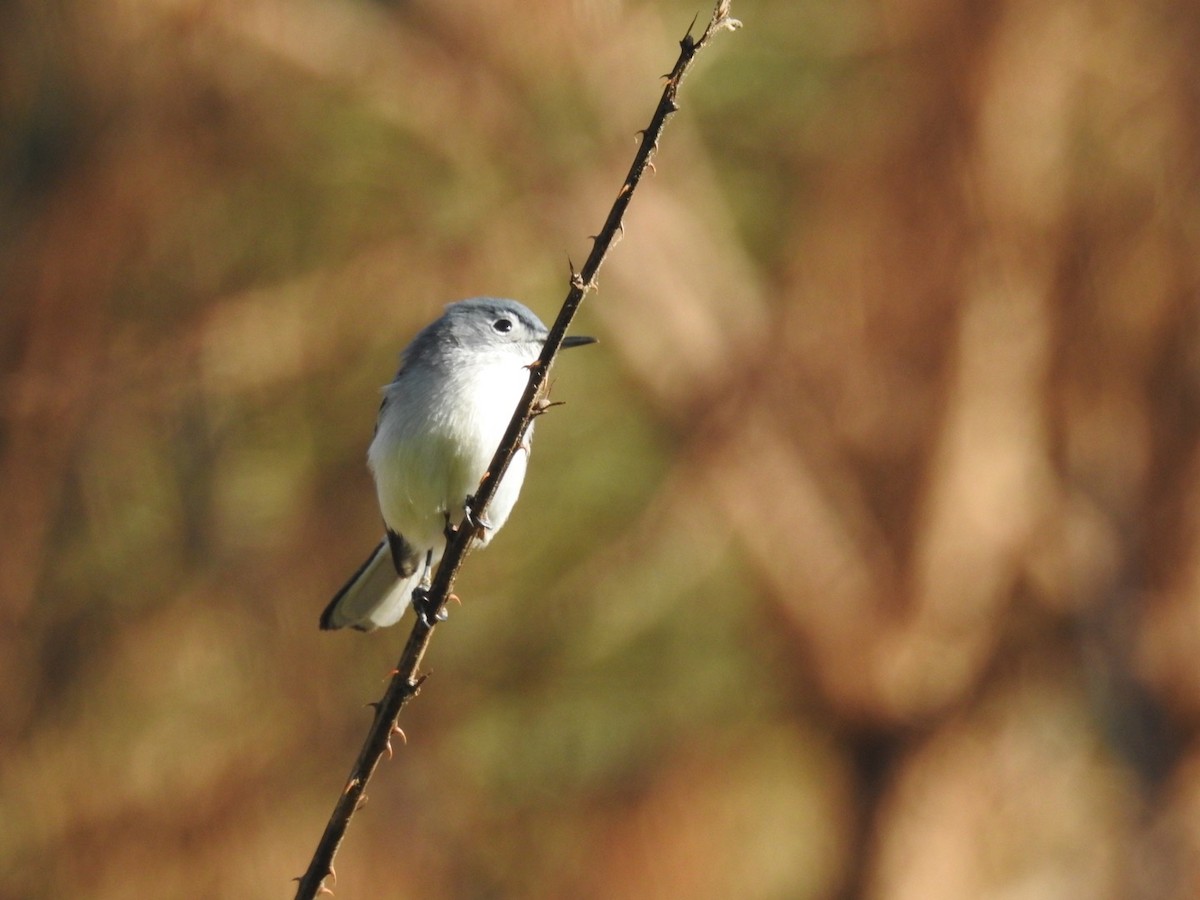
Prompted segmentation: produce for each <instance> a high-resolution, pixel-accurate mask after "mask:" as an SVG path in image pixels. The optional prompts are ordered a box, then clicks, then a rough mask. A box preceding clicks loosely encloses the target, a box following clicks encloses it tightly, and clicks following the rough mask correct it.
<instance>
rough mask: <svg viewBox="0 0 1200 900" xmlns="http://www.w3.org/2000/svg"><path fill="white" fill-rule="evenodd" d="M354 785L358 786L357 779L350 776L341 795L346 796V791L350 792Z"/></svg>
mask: <svg viewBox="0 0 1200 900" xmlns="http://www.w3.org/2000/svg"><path fill="white" fill-rule="evenodd" d="M356 787H358V779H357V778H351V779H350V780H349V781H348V782H347V783H346V789H345V790H344V791H342V796H343V797H345V796H346V795H347V794H348V793H350V792H351V791H352V790H354V789H355V788H356Z"/></svg>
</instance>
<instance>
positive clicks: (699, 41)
mask: <svg viewBox="0 0 1200 900" xmlns="http://www.w3.org/2000/svg"><path fill="white" fill-rule="evenodd" d="M729 5H730V0H718V2H717V5H716V7H715V8H714V9H713V13H712V17H711V18H710V19H709V22H708V25H707V26H706V27H705V29H704V32H703V34H701V35H700V37H699V38H693V37H692V31H691V28H692V26H689V27H688V33H687V34H686V35H684V37H683V39H682V40H681V41H680V42H679V48H680V51H679V58H678V59H677V60H676V62H675V65H674V67H673V68H672V69H671V71H670V73H669V74H668V75H667V76H666V85H665V86H664V87H663V93H662V97H661V98H660V99H659V101H658V106H657V108H656V109H655V110H654V115H653V117H652V118H651V120H650V124H649V126H648V127H647V128H646V129H645V130H644V131H643V132H641V134H642V141H641V144H640V146H639V147H638V150H637V153H636V154H635V155H634V158H633V164H632V165H631V166H630V167H629V174H627V175H626V176H625V181H624V183H623V184H622V185H621V189H620V190H619V191H618V192H617V198H616V200H614V201H613V205H612V208H611V209H610V210H609V213H608V218H606V219H605V221H604V227H603V228H601V229H600V231H599V233H598V234H596V236H595V238H594V239H593V244H592V251H591V253H589V254H588V258H587V261H586V262H584V264H583V268H582V269H580V270H579V271H578V272H575V271H574V267H572V273H571V281H570V290H569V291H568V293H567V298H566V300H565V301H564V302H563V305H562V308H561V310H559V313H558V318H556V319H555V320H554V324H553V325H552V326H551V328H550V334H549V336H548V337H547V338H546V343H545V345H544V346H543V348H542V353H541V357H540V358H539V359H538V360H537V361H536V362H534V363H533V364H532V365H530V367H529V384H528V385H527V386H526V388H525V393H524V395H523V396H522V397H521V402H520V403H519V404H518V406H517V409H516V411H515V412H514V414H513V417H512V421H511V422H509V425H508V430H507V431H506V432H505V433H504V438H503V440H502V441H501V442H500V446H499V448H497V450H496V453H495V455H494V456H493V457H492V461H491V464H490V465H489V466H488V471H487V473H486V474H485V475H484V477H483V480H482V481H481V482H480V484H479V489H478V490H477V491H476V492H475V496H474V498H473V500H472V503H471V509H470V514H469V515H468V516H466V517H465V518H464V519H463V521H462V522H460V523H459V524H458V526H457V528H456V530H455V532H454V536H453V539H452V540H451V541H450V542H449V544H448V546H447V547H446V552H445V555H444V556H443V557H442V561H441V564H440V565H439V566H438V570H437V574H436V576H435V577H434V580H433V585H432V587H431V588H430V590H429V594H428V600H427V601H426V604H425V606H426V608H427V609H429V610H435V611H440V610H441V609H442V607H443V606H444V605H445V603H446V599H447V598H448V597H449V596H450V590H451V588H452V587H453V585H454V579H455V578H456V577H457V575H458V570H459V568H460V567H461V566H462V563H463V560H464V559H465V558H466V555H467V553H468V552H469V551H470V549H471V544H472V541H473V540H474V539H475V537H476V536H477V534H478V532H479V531H480V530H481V527H482V526H481V525H480V524H479V521H480V520H481V519H483V518H484V516H485V514H486V512H487V508H488V504H489V503H491V500H492V497H493V496H494V495H495V493H496V488H497V486H498V485H499V483H500V479H501V478H503V477H504V473H505V472H506V471H507V470H508V466H509V463H510V462H511V461H512V458H513V457H514V456H515V455H516V452H517V450H518V448H520V446H521V445H522V443H523V442H524V440H525V435H526V432H528V430H529V425H530V423H531V422H532V421H533V420H534V419H535V418H536V417H537V416H538V415H539V414H540V413H541V412H543V411H544V409H545V403H544V398H543V392H544V391H545V387H546V380H547V378H548V377H549V374H550V368H551V366H552V365H553V364H554V359H555V357H556V356H557V354H558V350H559V348H560V346H561V345H562V341H563V338H564V337H565V336H566V333H567V329H568V328H569V327H570V325H571V321H572V319H574V318H575V313H576V312H577V311H578V309H579V306H580V304H581V303H582V302H583V298H584V297H586V296H587V295H588V293H590V292H591V291H592V290H593V289H594V288H595V286H596V274H597V273H598V272H599V271H600V266H601V265H602V264H603V263H604V259H605V257H606V256H607V255H608V251H609V250H610V249H611V248H612V246H613V244H614V242H615V241H616V239H617V238H618V237H619V236H620V234H621V233H622V231H623V228H624V226H623V225H622V222H623V220H624V217H625V211H626V210H627V209H628V208H629V202H630V200H632V199H633V192H634V191H635V190H636V189H637V186H638V184H639V183H640V182H641V179H642V175H643V174H644V173H645V171H646V169H647V168H650V169H652V170H653V168H654V163H653V156H654V153H655V151H656V150H657V149H658V140H659V137H660V136H661V135H662V132H663V128H664V126H665V125H666V123H667V119H669V118H670V117H671V116H672V115H673V114H674V113H676V112H677V111H678V110H679V104H678V103H677V102H676V99H675V98H676V95H677V94H678V92H679V86H680V84H681V83H682V82H683V79H684V76H686V75H687V73H688V70H689V69H690V68H691V65H692V61H693V60H694V59H695V57H696V54H697V53H699V52H700V51H701V50H702V49H704V47H706V46H707V45H708V43H709V42H710V41H711V40H712V38H713V37H714V36H715V35H716V34H718V33H720V32H722V31H733V30H735V29H737V28H739V27H741V24H742V23H741V22H739V21H738V20H737V19H735V18H733V17H731V16H730V15H729ZM692 25H693V26H694V25H695V20H693V22H692ZM437 622H438V619H437V617H436V616H424V615H417V616H416V622H415V624H414V625H413V629H412V632H411V633H410V634H409V636H408V641H407V643H406V644H405V645H404V651H403V652H402V653H401V654H400V661H399V662H398V663H397V664H396V669H395V671H394V672H393V673H392V677H391V682H390V683H389V684H388V688H387V691H386V692H385V693H384V695H383V698H382V699H381V700H380V701H379V702H378V703H375V704H372V705H373V706H374V707H375V719H374V721H373V722H372V724H371V730H370V731H369V732H368V733H367V737H366V740H365V741H364V742H363V746H362V749H361V750H360V751H359V754H358V759H356V760H355V762H354V766H353V768H352V769H351V770H350V776H349V778H348V779H347V782H346V786H345V788H344V789H343V790H342V793H341V796H339V797H338V800H337V803H336V804H335V805H334V808H333V812H332V814H331V815H330V817H329V822H328V824H327V825H326V826H325V832H324V834H322V835H321V840H320V842H319V843H318V844H317V848H316V850H315V851H314V853H313V856H312V860H311V861H310V862H309V865H308V869H307V870H306V871H305V873H304V875H303V876H302V877H301V878H300V879H298V880H299V882H300V883H299V886H298V888H297V890H296V898H297V900H311V898H314V897H316V896H317V894H318V893H331V892H330V890H329V888H327V887H325V885H324V881H325V878H326V877H328V876H329V875H331V874H333V859H334V856H335V855H336V854H337V850H338V846H339V845H340V844H341V842H342V838H343V837H345V834H346V829H347V828H348V827H349V825H350V819H351V817H352V816H353V815H354V813H355V812H356V811H357V810H358V809H359V808H360V807H361V806H362V805H363V803H365V802H366V793H365V791H366V786H367V782H368V781H369V780H370V779H371V776H372V775H373V774H374V772H375V768H376V767H377V766H378V765H379V760H380V758H381V757H382V756H383V754H384V753H387V754H388V755H389V757H390V755H391V737H392V735H393V734H399V735H401V736H403V732H402V731H400V729H399V728H398V727H397V725H396V719H397V717H398V716H399V714H400V710H401V709H403V708H404V705H405V704H406V703H408V701H409V700H411V699H412V698H413V697H415V696H416V695H417V693H418V692H419V691H420V689H421V685H422V684H423V683H424V681H425V677H426V676H424V675H418V674H417V673H418V670H419V669H420V667H421V660H422V659H423V658H424V656H425V651H426V649H427V648H428V646H429V641H430V639H431V637H432V636H433V630H434V628H436V627H437Z"/></svg>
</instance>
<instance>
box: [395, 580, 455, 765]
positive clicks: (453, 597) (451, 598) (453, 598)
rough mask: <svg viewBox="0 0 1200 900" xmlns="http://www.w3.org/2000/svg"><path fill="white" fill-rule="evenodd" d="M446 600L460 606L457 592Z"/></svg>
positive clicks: (406, 740) (406, 741)
mask: <svg viewBox="0 0 1200 900" xmlns="http://www.w3.org/2000/svg"><path fill="white" fill-rule="evenodd" d="M446 602H447V603H451V602H453V603H457V604H458V605H459V606H462V600H461V599H460V598H459V596H458V594H450V595H449V596H448V597H447V598H446ZM397 731H399V729H397ZM404 743H406V744H407V743H408V739H407V738H406V739H405V741H404Z"/></svg>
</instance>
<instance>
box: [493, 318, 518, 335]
mask: <svg viewBox="0 0 1200 900" xmlns="http://www.w3.org/2000/svg"><path fill="white" fill-rule="evenodd" d="M512 327H513V323H512V320H511V319H497V320H496V321H495V322H493V323H492V328H494V329H496V331H498V332H500V333H501V334H508V333H509V332H510V331H512Z"/></svg>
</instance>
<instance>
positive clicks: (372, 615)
mask: <svg viewBox="0 0 1200 900" xmlns="http://www.w3.org/2000/svg"><path fill="white" fill-rule="evenodd" d="M421 574H422V573H421V569H420V567H418V569H417V571H416V572H415V573H413V575H412V576H410V577H408V578H398V577H397V576H396V569H395V567H394V566H393V564H392V553H391V550H390V549H389V548H388V543H387V541H380V542H379V546H378V547H376V548H375V550H374V551H373V552H372V553H371V555H370V556H368V557H367V561H366V562H364V563H363V564H362V565H361V566H359V569H358V571H357V572H355V573H354V574H353V575H352V576H351V577H350V580H349V581H347V582H346V583H345V585H343V586H342V589H341V590H340V591H338V592H337V593H336V594H335V595H334V597H333V599H332V600H330V601H329V605H328V606H326V607H325V611H324V612H323V613H321V628H322V629H325V630H329V629H334V628H346V627H350V628H357V629H358V630H359V631H373V630H375V629H376V628H383V627H385V626H387V625H394V624H396V622H398V621H400V617H401V616H402V615H404V609H405V607H407V606H408V603H409V600H410V599H411V598H412V591H413V588H415V587H416V586H417V584H418V583H419V582H420V580H421Z"/></svg>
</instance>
